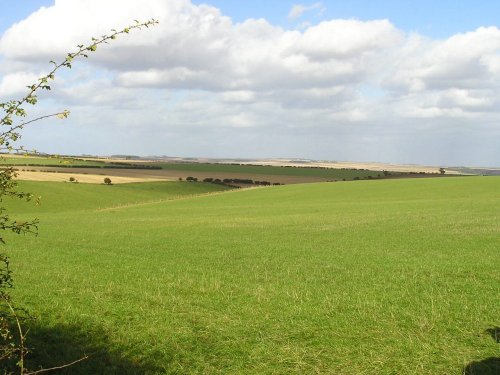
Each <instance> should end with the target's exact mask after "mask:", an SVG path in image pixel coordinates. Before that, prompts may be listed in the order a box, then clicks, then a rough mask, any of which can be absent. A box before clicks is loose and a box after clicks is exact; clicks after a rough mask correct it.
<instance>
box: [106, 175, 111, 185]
mask: <svg viewBox="0 0 500 375" xmlns="http://www.w3.org/2000/svg"><path fill="white" fill-rule="evenodd" d="M104 183H105V184H106V185H111V178H109V177H106V178H105V179H104Z"/></svg>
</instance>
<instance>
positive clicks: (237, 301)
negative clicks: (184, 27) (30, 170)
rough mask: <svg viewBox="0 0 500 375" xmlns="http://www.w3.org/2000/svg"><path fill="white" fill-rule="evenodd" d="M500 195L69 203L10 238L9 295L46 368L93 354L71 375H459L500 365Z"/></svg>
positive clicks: (258, 193) (410, 186)
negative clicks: (12, 289) (481, 365)
mask: <svg viewBox="0 0 500 375" xmlns="http://www.w3.org/2000/svg"><path fill="white" fill-rule="evenodd" d="M32 184H33V185H30V186H29V187H30V189H31V190H35V188H36V190H38V191H40V190H44V189H46V188H45V186H47V187H48V188H47V191H48V190H52V189H53V186H52V185H55V184H35V183H32ZM60 185H64V184H60ZM67 185H68V186H69V187H71V188H72V189H73V188H74V189H75V192H76V191H77V190H76V189H83V186H84V185H69V184H67ZM64 186H66V185H64ZM183 186H194V185H187V184H186V185H183ZM202 186H203V185H202ZM65 188H66V187H65ZM91 188H92V186H90V185H89V186H88V187H87V185H85V189H91ZM94 188H95V189H96V190H95V193H96V194H94V195H93V196H94V197H98V196H99V195H101V194H104V193H103V192H105V191H106V190H104V189H105V188H106V189H108V190H107V192H110V191H111V189H113V190H114V193H113V194H116V195H118V194H119V193H118V192H121V190H119V189H120V186H118V185H116V186H109V187H107V186H103V187H100V186H95V187H94ZM499 188H500V179H498V178H475V177H471V178H455V179H425V180H391V181H366V182H353V183H349V182H348V183H337V184H310V185H294V186H284V187H272V188H265V189H255V190H250V191H237V192H230V193H227V194H222V195H216V196H209V197H198V198H192V199H187V200H180V201H171V202H164V203H157V204H149V205H142V206H135V207H129V208H121V209H113V210H105V211H96V210H95V208H96V207H99V206H100V204H89V203H88V197H87V196H84V195H79V194H74V195H73V196H72V198H71V200H73V201H74V202H75V203H72V204H73V205H74V206H72V207H71V210H64V211H63V212H59V213H56V212H54V211H58V210H59V208H54V209H52V208H50V207H48V206H44V208H43V210H47V211H48V212H47V213H43V212H41V213H40V214H39V215H38V216H39V217H40V219H41V222H42V226H41V231H40V236H39V237H38V238H29V237H26V238H17V237H12V238H9V244H10V245H11V246H12V247H13V248H14V249H15V250H13V251H12V264H13V268H14V269H15V271H16V272H15V273H16V275H15V276H16V285H17V289H16V293H15V294H16V297H17V299H18V301H21V302H22V303H24V304H25V305H27V306H29V307H30V309H31V310H32V311H34V312H36V313H37V314H39V315H40V316H41V318H40V319H39V321H38V323H37V324H36V325H35V326H34V327H33V328H32V330H31V332H30V335H31V337H32V340H34V341H35V342H37V340H38V341H40V343H39V345H38V347H39V349H38V352H37V354H38V356H39V358H38V360H40V361H41V363H43V364H45V365H53V364H58V363H61V362H64V361H66V362H67V361H70V360H72V359H75V358H78V357H79V356H81V355H82V353H84V352H85V353H92V354H93V356H92V357H91V359H90V360H87V361H86V362H84V363H83V364H80V365H77V366H75V367H73V368H72V369H71V371H69V373H77V372H78V371H81V373H105V371H108V373H126V372H129V373H144V372H148V371H149V372H163V371H169V372H177V373H258V374H262V373H283V374H284V373H313V372H318V373H341V374H374V373H377V374H414V373H419V374H453V373H455V374H460V373H461V370H462V368H463V366H465V365H466V364H467V363H469V362H470V361H474V360H483V359H485V358H488V357H494V356H498V344H495V343H494V342H493V340H491V338H490V337H488V335H486V334H484V331H485V330H486V329H488V328H492V327H494V326H498V325H499V324H500V322H499V321H498V317H499V316H500V307H499V305H498V297H499V285H500V271H499V269H498V263H499V259H498V257H499V256H498V243H499V239H500V238H499V234H498V233H499V231H498V229H499V221H498V212H499V208H500V207H499V206H500V203H499V198H498V191H499ZM99 189H101V190H99ZM78 192H80V190H78ZM65 194H67V195H68V198H69V195H70V194H73V192H71V191H69V190H68V191H66V193H65ZM88 194H91V191H90V190H89V191H88ZM154 194H157V192H155V193H154ZM96 199H97V198H96ZM116 199H118V198H116ZM155 199H158V198H157V197H156V198H155ZM57 204H61V202H59V203H57ZM110 205H115V202H110ZM23 215H24V214H23ZM42 343H43V344H42ZM55 346H57V347H58V348H59V349H58V350H56V352H59V351H60V352H62V353H61V354H60V355H59V356H58V355H54V347H55ZM44 350H47V351H48V352H51V354H50V355H47V356H46V357H44Z"/></svg>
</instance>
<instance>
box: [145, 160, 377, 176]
mask: <svg viewBox="0 0 500 375" xmlns="http://www.w3.org/2000/svg"><path fill="white" fill-rule="evenodd" d="M145 164H146V165H153V166H159V167H161V168H162V169H166V170H174V171H191V172H213V173H241V174H247V175H248V176H249V178H251V177H252V175H266V174H267V175H271V176H299V177H323V178H331V179H338V180H342V179H343V178H345V179H346V180H352V179H353V178H354V177H359V178H364V177H368V176H372V177H376V176H377V174H380V175H381V177H383V173H382V172H380V171H369V170H362V169H333V168H309V167H275V166H268V165H243V164H242V165H236V164H213V163H159V162H155V163H145Z"/></svg>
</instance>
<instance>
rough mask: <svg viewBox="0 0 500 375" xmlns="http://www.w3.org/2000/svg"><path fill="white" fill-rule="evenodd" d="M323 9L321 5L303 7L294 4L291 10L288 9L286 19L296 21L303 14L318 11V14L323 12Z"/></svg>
mask: <svg viewBox="0 0 500 375" xmlns="http://www.w3.org/2000/svg"><path fill="white" fill-rule="evenodd" d="M324 9H325V8H324V7H323V4H322V3H314V4H312V5H303V4H295V5H294V6H292V9H290V12H289V13H288V19H289V20H292V21H294V20H296V19H298V18H300V17H302V16H303V15H304V13H307V12H310V11H313V10H319V11H320V13H323V12H324Z"/></svg>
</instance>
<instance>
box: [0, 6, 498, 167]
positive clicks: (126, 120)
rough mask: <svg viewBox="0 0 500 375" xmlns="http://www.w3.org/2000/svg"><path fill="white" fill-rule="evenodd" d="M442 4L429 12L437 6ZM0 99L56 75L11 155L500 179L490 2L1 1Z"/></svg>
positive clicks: (494, 23)
mask: <svg viewBox="0 0 500 375" xmlns="http://www.w3.org/2000/svg"><path fill="white" fill-rule="evenodd" d="M435 3H438V4H435ZM2 8H3V9H4V10H5V9H7V14H5V12H3V14H2V15H0V101H5V100H8V99H13V98H20V97H22V95H23V93H24V90H25V86H26V85H28V84H31V83H33V82H36V79H37V77H39V76H40V75H42V74H43V73H44V72H47V70H48V69H49V68H50V64H49V63H48V61H50V60H51V59H54V60H61V59H63V58H64V56H65V54H66V53H67V52H69V51H72V50H73V49H74V47H75V46H76V45H78V44H83V43H86V42H87V41H89V39H90V38H91V37H92V36H100V35H103V34H105V33H107V32H108V31H109V30H110V29H112V28H115V29H121V28H123V27H125V26H127V25H128V24H131V23H132V20H134V19H139V20H147V19H150V18H156V19H158V20H159V22H160V23H159V25H157V26H156V27H154V28H152V29H147V30H146V29H145V30H142V31H138V32H134V33H133V34H132V33H131V34H129V35H126V36H123V37H120V38H119V39H117V40H116V41H114V42H113V43H112V44H110V45H107V46H104V47H100V48H99V49H98V50H97V51H96V52H95V53H94V54H92V55H91V57H90V59H88V60H82V61H79V62H77V63H75V65H74V68H73V69H72V70H71V71H66V72H64V73H62V74H61V75H59V76H58V77H57V78H56V80H55V82H54V84H53V85H52V91H51V92H50V93H48V95H47V94H44V95H41V97H40V102H39V104H38V105H37V106H36V107H32V108H29V110H30V111H29V115H30V116H38V115H43V114H45V113H52V112H54V111H58V110H62V109H69V110H70V111H71V116H70V118H69V119H67V120H57V119H54V120H46V121H43V122H38V123H36V124H34V125H33V126H31V127H29V128H27V129H25V131H24V135H23V139H22V144H24V145H26V146H28V147H30V148H35V149H37V150H40V151H44V152H52V153H66V154H100V155H110V154H136V155H170V156H200V157H202V156H205V157H232V158H238V157H240V158H270V157H285V158H308V159H322V160H339V161H340V160H344V161H380V162H393V163H416V164H432V165H469V166H473V165H474V166H479V165H481V166H500V141H499V140H500V25H499V22H498V14H500V3H499V2H498V0H492V1H488V0H482V1H481V6H479V5H478V3H477V1H469V0H460V1H456V0H454V1H451V0H450V1H449V0H443V1H439V2H436V1H427V0H425V1H419V2H415V1H409V0H370V1H369V0H350V1H338V0H331V1H329V0H325V1H321V2H314V1H313V2H303V3H300V2H294V1H288V0H284V1H272V2H271V1H264V0H253V1H237V0H213V1H210V0H207V2H206V3H203V2H202V1H198V0H192V1H190V0H141V1H139V0H55V1H54V0H52V1H50V0H22V1H20V0H2Z"/></svg>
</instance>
